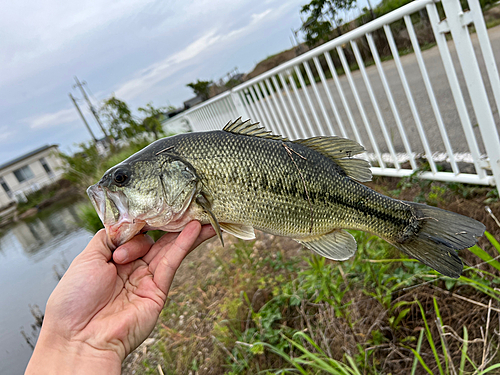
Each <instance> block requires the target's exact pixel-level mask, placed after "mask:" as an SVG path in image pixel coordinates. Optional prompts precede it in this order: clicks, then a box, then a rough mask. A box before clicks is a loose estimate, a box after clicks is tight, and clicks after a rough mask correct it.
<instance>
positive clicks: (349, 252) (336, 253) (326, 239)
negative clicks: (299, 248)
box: [295, 229, 358, 260]
mask: <svg viewBox="0 0 500 375" xmlns="http://www.w3.org/2000/svg"><path fill="white" fill-rule="evenodd" d="M295 241H297V242H298V243H301V244H302V245H304V246H305V247H307V248H308V249H310V250H312V251H314V252H315V253H317V254H319V255H321V256H323V257H325V258H328V259H333V260H346V259H349V258H350V257H352V256H353V255H354V253H356V250H357V248H358V247H357V245H356V240H355V239H354V237H353V236H351V235H350V234H349V233H347V232H346V231H345V230H342V229H338V230H335V231H333V232H331V233H328V234H325V235H323V236H320V237H314V238H310V239H309V238H308V239H302V238H301V239H300V240H298V239H295Z"/></svg>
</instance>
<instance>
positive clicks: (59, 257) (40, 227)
mask: <svg viewBox="0 0 500 375" xmlns="http://www.w3.org/2000/svg"><path fill="white" fill-rule="evenodd" d="M77 221H78V205H77V204H75V203H74V202H73V203H68V204H61V205H58V206H57V207H51V208H48V209H47V210H44V211H42V212H40V213H39V215H37V216H36V217H34V218H31V219H30V220H28V221H21V222H19V223H16V224H15V225H13V226H10V227H8V228H2V229H0V285H1V286H2V288H1V289H0V337H1V340H0V374H23V373H24V370H25V368H26V365H27V363H28V361H29V358H30V357H31V354H32V348H31V347H30V346H31V345H34V344H35V343H36V338H37V336H38V332H39V326H37V318H36V317H37V316H38V315H40V311H41V313H43V312H44V311H45V304H46V303H47V299H48V298H49V296H50V293H51V292H52V290H53V289H54V288H55V286H56V285H57V282H58V281H59V278H60V277H61V275H62V274H64V272H65V271H66V269H67V268H68V266H69V264H70V263H71V261H72V260H73V259H74V258H75V257H76V256H77V255H78V254H79V253H80V252H81V251H82V250H83V249H84V248H85V246H86V245H87V243H88V242H89V240H90V238H91V237H92V234H91V233H90V232H88V231H87V230H85V229H82V228H80V227H79V226H78V224H77ZM37 307H39V310H38V309H37ZM37 311H38V312H37Z"/></svg>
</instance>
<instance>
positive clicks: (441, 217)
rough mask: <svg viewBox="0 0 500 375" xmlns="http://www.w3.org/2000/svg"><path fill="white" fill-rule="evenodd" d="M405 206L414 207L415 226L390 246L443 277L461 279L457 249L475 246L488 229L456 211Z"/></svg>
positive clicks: (414, 205) (417, 205)
mask: <svg viewBox="0 0 500 375" xmlns="http://www.w3.org/2000/svg"><path fill="white" fill-rule="evenodd" d="M405 203H406V204H409V205H410V206H411V207H412V210H413V212H414V214H415V216H416V223H415V226H414V227H413V228H410V229H409V230H408V233H405V235H403V238H402V239H401V240H400V241H395V242H394V241H391V243H392V244H393V245H394V246H396V247H397V248H398V249H400V250H401V251H403V252H404V253H406V254H408V255H410V256H411V257H413V258H415V259H418V260H419V261H421V262H422V263H424V264H426V265H428V266H429V267H431V268H433V269H435V270H436V271H438V272H440V273H442V274H443V275H446V276H449V277H454V278H458V277H460V274H461V273H462V268H463V265H462V261H461V259H460V258H459V257H458V255H457V253H456V251H455V250H461V249H466V248H468V247H471V246H473V245H474V244H475V243H476V241H477V240H476V239H477V238H478V237H481V236H482V235H483V233H484V231H485V229H486V227H485V226H484V225H483V224H482V223H480V222H479V221H476V220H474V219H471V218H469V217H467V216H462V215H459V214H456V213H454V212H450V211H445V210H442V209H440V208H436V207H432V206H427V205H424V204H418V203H413V202H405Z"/></svg>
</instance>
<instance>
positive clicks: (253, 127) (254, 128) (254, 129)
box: [222, 117, 288, 142]
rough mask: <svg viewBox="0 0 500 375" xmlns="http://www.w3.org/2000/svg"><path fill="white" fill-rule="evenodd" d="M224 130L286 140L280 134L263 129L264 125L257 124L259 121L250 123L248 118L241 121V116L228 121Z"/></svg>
mask: <svg viewBox="0 0 500 375" xmlns="http://www.w3.org/2000/svg"><path fill="white" fill-rule="evenodd" d="M222 130H224V131H226V132H229V133H233V134H241V135H249V136H253V137H261V138H267V139H275V140H280V141H284V142H287V141H288V139H286V138H284V137H282V136H281V135H275V134H271V132H270V131H269V130H266V129H264V127H262V126H259V123H258V122H256V123H252V122H251V121H250V120H246V121H241V117H240V118H238V119H236V120H235V121H233V122H231V121H229V122H228V123H227V124H226V126H224V129H222Z"/></svg>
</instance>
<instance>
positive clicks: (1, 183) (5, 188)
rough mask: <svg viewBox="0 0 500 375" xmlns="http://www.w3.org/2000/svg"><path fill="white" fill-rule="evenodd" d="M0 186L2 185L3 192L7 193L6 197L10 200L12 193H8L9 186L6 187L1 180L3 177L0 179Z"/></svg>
mask: <svg viewBox="0 0 500 375" xmlns="http://www.w3.org/2000/svg"><path fill="white" fill-rule="evenodd" d="M0 185H2V187H3V189H4V190H5V192H6V193H7V195H8V196H9V197H10V198H12V191H10V188H9V185H7V183H6V182H5V180H4V179H3V177H0Z"/></svg>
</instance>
